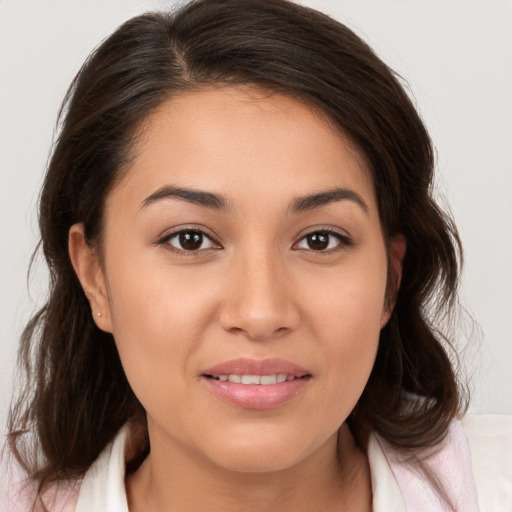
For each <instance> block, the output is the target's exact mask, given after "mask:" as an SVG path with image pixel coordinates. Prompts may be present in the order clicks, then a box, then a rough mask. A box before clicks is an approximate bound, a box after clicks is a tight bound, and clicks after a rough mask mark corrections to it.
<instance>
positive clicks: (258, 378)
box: [208, 373, 295, 386]
mask: <svg viewBox="0 0 512 512" xmlns="http://www.w3.org/2000/svg"><path fill="white" fill-rule="evenodd" d="M208 377H210V378H212V379H214V380H220V381H221V382H232V383H234V384H247V385H260V386H268V385H269V384H281V383H283V382H287V381H292V380H295V375H288V374H286V373H277V374H276V373H274V374H272V375H240V374H236V373H231V374H229V375H208Z"/></svg>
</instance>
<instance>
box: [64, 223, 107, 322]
mask: <svg viewBox="0 0 512 512" xmlns="http://www.w3.org/2000/svg"><path fill="white" fill-rule="evenodd" d="M68 251H69V257H70V259H71V263H72V265H73V268H74V270H75V273H76V275H77V277H78V280H79V281H80V284H81V285H82V289H83V290H84V293H85V295H86V297H87V299H88V300H89V304H90V305H91V315H92V317H93V319H94V322H95V323H96V325H97V326H98V327H99V328H100V329H101V330H103V331H106V332H112V324H111V315H110V305H109V301H108V296H107V289H106V284H105V278H104V275H103V270H102V268H101V264H100V260H99V256H98V254H97V252H96V251H95V250H94V248H92V247H91V246H90V245H89V244H88V243H87V241H86V239H85V233H84V225H83V223H78V224H74V225H73V226H71V228H70V230H69V235H68Z"/></svg>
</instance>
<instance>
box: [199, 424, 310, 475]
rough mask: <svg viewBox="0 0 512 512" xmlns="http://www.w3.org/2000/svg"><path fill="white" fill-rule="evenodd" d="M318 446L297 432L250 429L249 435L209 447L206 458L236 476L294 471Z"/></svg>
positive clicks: (232, 438) (227, 438)
mask: <svg viewBox="0 0 512 512" xmlns="http://www.w3.org/2000/svg"><path fill="white" fill-rule="evenodd" d="M314 449H315V443H312V442H311V440H310V439H307V438H304V437H303V436H297V435H296V433H294V434H292V433H288V434H286V433H285V432H283V431H281V432H279V429H272V430H271V431H270V432H261V429H258V428H253V429H252V431H251V429H248V432H247V434H246V435H243V434H242V435H230V436H227V437H224V438H223V439H217V440H216V441H214V440H213V439H211V442H210V443H209V446H208V452H209V453H207V456H208V458H210V460H211V461H212V462H213V463H214V464H215V465H217V466H221V467H223V468H224V469H226V470H228V471H233V472H237V473H270V472H276V471H281V470H285V469H288V468H291V467H293V466H295V465H297V464H299V463H300V462H301V461H303V460H304V459H305V458H307V457H308V455H310V453H311V452H312V451H314Z"/></svg>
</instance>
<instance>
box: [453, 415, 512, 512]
mask: <svg viewBox="0 0 512 512" xmlns="http://www.w3.org/2000/svg"><path fill="white" fill-rule="evenodd" d="M461 423H462V426H463V429H464V433H465V434H466V438H467V441H468V444H469V450H470V453H471V465H472V469H473V476H474V479H475V484H476V488H477V491H478V500H479V502H480V508H481V510H484V511H485V510H493V511H497V512H499V511H504V510H512V416H505V415H473V414H469V415H467V416H465V417H464V418H463V419H462V421H461Z"/></svg>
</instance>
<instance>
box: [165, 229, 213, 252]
mask: <svg viewBox="0 0 512 512" xmlns="http://www.w3.org/2000/svg"><path fill="white" fill-rule="evenodd" d="M165 243H167V244H169V245H170V246H172V247H173V248H175V249H178V250H179V251H187V252H193V251H199V250H203V249H212V248H214V247H216V245H215V243H214V242H213V241H212V239H211V238H210V237H208V236H207V235H205V234H204V233H203V232H202V231H197V230H188V231H180V232H178V233H174V234H173V235H171V236H169V237H168V238H167V239H166V240H165Z"/></svg>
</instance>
